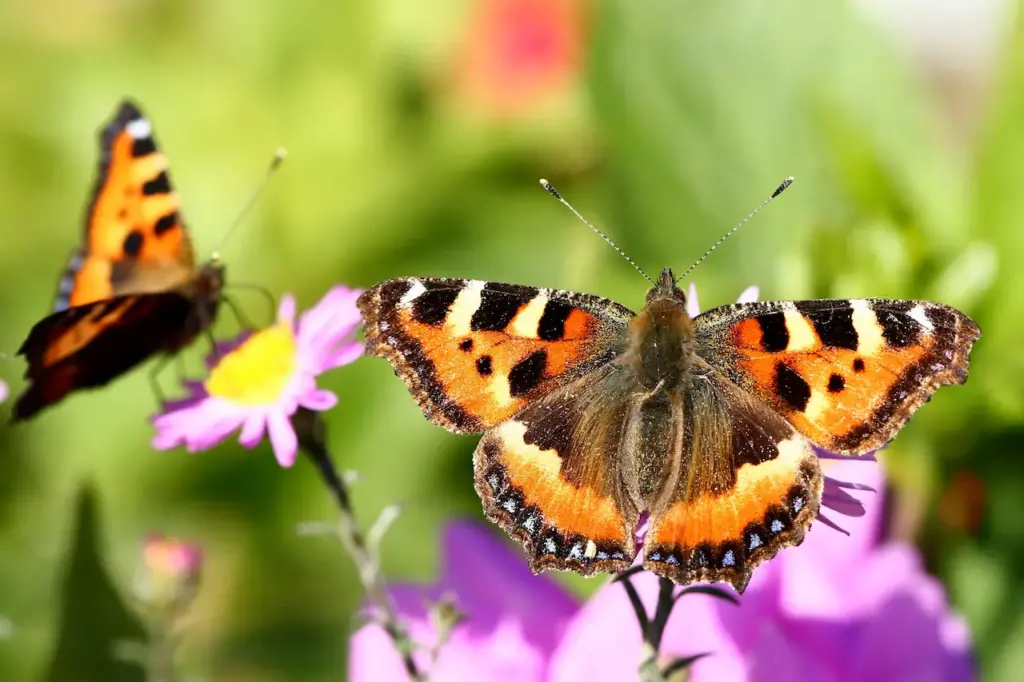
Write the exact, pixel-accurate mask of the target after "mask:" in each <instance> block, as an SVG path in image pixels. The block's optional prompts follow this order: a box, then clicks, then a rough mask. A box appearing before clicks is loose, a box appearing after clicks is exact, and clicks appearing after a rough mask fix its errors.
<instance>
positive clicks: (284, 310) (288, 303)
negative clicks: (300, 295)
mask: <svg viewBox="0 0 1024 682" xmlns="http://www.w3.org/2000/svg"><path fill="white" fill-rule="evenodd" d="M277 319H278V320H279V321H281V322H284V323H286V324H289V325H291V326H292V327H294V326H295V297H294V296H292V295H291V294H285V295H284V296H282V297H281V303H280V304H279V305H278V306H277Z"/></svg>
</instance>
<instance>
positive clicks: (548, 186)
mask: <svg viewBox="0 0 1024 682" xmlns="http://www.w3.org/2000/svg"><path fill="white" fill-rule="evenodd" d="M540 186H541V187H543V188H544V189H546V190H547V191H548V194H550V195H551V196H553V197H554V198H556V199H558V200H559V201H565V200H564V199H562V195H561V194H559V193H558V190H557V189H555V186H554V185H552V184H551V183H550V182H548V181H547V180H546V179H545V178H541V179H540Z"/></svg>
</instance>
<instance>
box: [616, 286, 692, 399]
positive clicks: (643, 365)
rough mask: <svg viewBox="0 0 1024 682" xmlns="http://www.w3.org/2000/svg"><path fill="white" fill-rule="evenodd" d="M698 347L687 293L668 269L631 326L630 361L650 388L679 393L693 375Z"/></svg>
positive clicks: (644, 385)
mask: <svg viewBox="0 0 1024 682" xmlns="http://www.w3.org/2000/svg"><path fill="white" fill-rule="evenodd" d="M695 350H696V344H695V342H694V334H693V322H692V321H691V320H690V316H689V315H688V314H687V312H686V296H685V294H683V292H682V291H681V290H680V289H679V287H677V286H676V285H675V280H674V278H673V276H672V270H670V269H669V268H666V269H665V270H663V271H662V273H661V278H660V280H659V282H658V284H657V285H656V286H655V287H654V288H653V289H651V290H650V291H649V292H648V293H647V305H646V306H645V307H644V309H643V310H641V311H640V313H639V314H638V315H637V316H636V317H635V318H633V321H632V323H631V325H630V331H629V351H628V352H627V358H628V361H629V362H630V364H631V365H632V368H633V371H634V372H635V374H636V377H637V378H638V379H639V381H640V383H641V384H642V385H643V387H644V388H646V389H647V390H650V391H654V390H666V391H669V392H676V391H679V390H681V389H682V386H683V385H684V382H685V380H686V378H687V377H688V375H689V372H690V366H691V365H692V363H693V357H694V352H695Z"/></svg>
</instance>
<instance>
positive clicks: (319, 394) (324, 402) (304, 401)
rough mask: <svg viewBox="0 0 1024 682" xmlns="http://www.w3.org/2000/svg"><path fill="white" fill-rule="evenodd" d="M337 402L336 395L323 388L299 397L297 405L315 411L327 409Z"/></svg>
mask: <svg viewBox="0 0 1024 682" xmlns="http://www.w3.org/2000/svg"><path fill="white" fill-rule="evenodd" d="M337 404H338V396H336V395H334V394H333V393H331V392H330V391H327V390H323V389H316V390H314V391H311V392H309V393H306V394H305V395H303V396H302V397H300V398H299V405H302V406H303V407H305V408H306V409H309V410H316V411H317V412H323V411H324V410H329V409H331V408H332V407H334V406H335V405H337Z"/></svg>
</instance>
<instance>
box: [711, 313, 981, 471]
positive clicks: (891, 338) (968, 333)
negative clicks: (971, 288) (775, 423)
mask: <svg viewBox="0 0 1024 682" xmlns="http://www.w3.org/2000/svg"><path fill="white" fill-rule="evenodd" d="M694 322H695V324H696V329H697V338H698V351H697V352H698V355H700V356H701V357H702V358H703V359H704V360H706V361H707V362H708V363H709V364H711V365H712V366H714V367H715V368H717V369H718V370H719V371H721V372H723V373H724V374H725V375H726V376H727V377H728V378H729V379H731V380H732V381H733V382H735V383H736V384H737V385H738V386H740V387H741V388H743V389H745V390H747V391H749V392H750V393H751V394H752V395H755V396H757V397H759V398H760V399H762V400H763V401H764V402H765V403H766V404H768V405H769V406H771V407H773V408H774V409H775V410H776V411H778V412H779V413H780V414H782V415H783V416H785V417H786V419H788V420H789V421H790V423H792V424H793V426H794V427H796V429H797V430H798V431H799V432H800V433H802V434H803V435H804V436H806V437H807V438H809V439H810V440H811V441H812V442H813V443H815V444H816V445H818V446H820V447H822V448H825V449H827V450H830V451H832V452H838V453H846V454H861V453H864V452H868V451H871V450H874V449H877V448H879V447H881V446H883V445H885V443H887V442H888V441H889V440H890V439H891V438H892V437H893V436H895V435H896V432H897V431H899V429H900V428H901V427H902V426H903V425H904V424H905V423H906V421H907V420H908V419H909V418H910V416H911V415H912V414H913V413H914V411H915V410H916V409H917V408H918V407H920V406H921V404H922V403H924V402H925V401H926V400H928V399H929V398H930V397H931V395H932V394H933V393H934V392H935V391H936V390H937V389H938V388H939V387H940V386H943V385H947V384H962V383H963V382H964V381H965V380H966V378H967V364H968V358H969V354H970V350H971V346H972V344H973V343H974V341H975V340H977V338H978V336H979V334H980V332H979V331H978V327H977V325H975V324H974V322H973V321H972V320H971V319H970V318H969V317H967V316H966V315H964V314H963V313H961V312H959V311H957V310H955V309H953V308H950V307H949V306H945V305H941V304H938V303H932V302H930V301H894V300H884V299H857V300H818V301H778V302H775V301H768V302H763V303H740V304H736V305H731V306H724V307H721V308H716V309H714V310H711V311H708V312H707V313H704V314H703V315H700V316H699V317H697V318H696V319H695V321H694Z"/></svg>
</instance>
